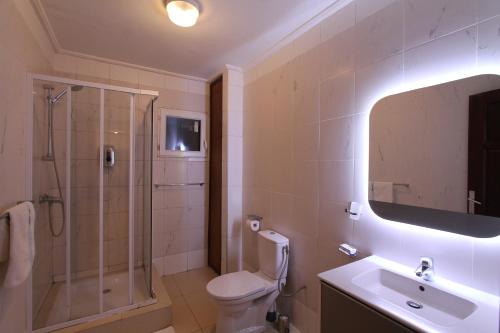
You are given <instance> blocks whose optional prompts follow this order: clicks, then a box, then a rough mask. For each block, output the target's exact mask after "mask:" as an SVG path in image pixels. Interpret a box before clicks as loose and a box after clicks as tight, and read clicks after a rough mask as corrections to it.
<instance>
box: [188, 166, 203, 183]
mask: <svg viewBox="0 0 500 333" xmlns="http://www.w3.org/2000/svg"><path fill="white" fill-rule="evenodd" d="M187 164H188V165H187V174H188V175H187V180H188V182H189V183H204V182H205V169H206V163H205V162H193V161H190V162H188V163H187Z"/></svg>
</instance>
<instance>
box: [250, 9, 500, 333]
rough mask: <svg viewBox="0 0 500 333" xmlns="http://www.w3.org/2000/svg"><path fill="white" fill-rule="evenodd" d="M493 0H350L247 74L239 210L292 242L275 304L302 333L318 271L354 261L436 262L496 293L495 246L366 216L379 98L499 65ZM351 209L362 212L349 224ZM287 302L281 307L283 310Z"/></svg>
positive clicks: (439, 269) (309, 322)
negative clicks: (350, 252) (347, 249)
mask: <svg viewBox="0 0 500 333" xmlns="http://www.w3.org/2000/svg"><path fill="white" fill-rule="evenodd" d="M498 14H500V2H498V1H496V0H482V1H476V0H456V1H455V0H454V1H445V0H438V1H421V0H377V1H371V0H356V1H352V2H350V3H349V4H348V5H347V6H346V7H344V8H343V9H342V10H340V11H339V12H338V13H337V14H334V15H332V16H331V17H329V18H327V19H325V20H324V21H323V22H321V23H320V24H319V25H317V26H315V27H313V28H312V29H310V30H309V31H307V32H306V33H305V34H303V35H302V36H300V37H298V38H297V39H295V40H293V41H292V42H291V43H290V44H289V45H287V46H285V47H284V48H283V49H282V50H281V51H279V52H278V53H276V54H274V55H272V56H270V57H269V58H268V59H266V60H265V61H264V62H262V63H260V64H258V65H257V66H255V67H254V68H251V69H249V70H247V71H246V72H245V81H246V84H245V90H244V93H245V96H244V112H243V113H244V193H243V195H244V214H245V215H246V214H250V213H253V214H258V215H262V216H263V217H264V226H265V227H267V228H273V229H276V230H277V231H278V232H281V233H283V234H284V235H285V236H287V237H289V238H290V241H291V262H290V266H289V276H288V281H289V286H288V288H289V289H288V290H293V289H295V288H298V287H300V286H301V285H304V284H305V285H307V291H306V292H305V293H300V294H299V295H297V296H296V297H294V299H293V300H292V301H291V302H285V304H282V306H284V307H285V308H288V309H287V311H288V312H289V313H290V314H291V315H292V322H293V323H294V324H295V326H297V327H298V328H299V329H301V330H302V331H303V332H314V331H317V330H318V329H319V328H318V325H317V323H318V322H319V320H318V319H319V318H318V316H319V314H318V311H319V282H318V279H317V277H316V274H317V273H318V272H320V271H324V270H327V269H331V268H334V267H338V266H340V265H342V264H345V263H347V262H349V259H347V258H346V257H345V256H343V255H341V254H340V253H339V252H338V250H337V247H338V244H339V243H340V242H349V243H352V244H353V245H354V246H356V247H357V248H358V249H359V250H360V251H361V256H367V255H370V254H376V255H380V256H382V257H386V258H388V259H392V260H395V261H398V262H401V263H403V264H405V265H409V266H411V267H413V266H415V267H416V265H417V264H418V261H419V257H420V256H423V255H427V256H432V257H434V259H435V262H436V273H437V274H438V275H440V276H443V277H446V278H450V279H452V280H455V281H457V282H460V283H464V284H467V285H470V286H472V287H475V288H478V289H481V290H484V291H487V292H491V293H495V294H498V293H499V290H500V265H499V263H498V257H499V255H500V240H499V239H498V237H497V238H493V239H486V240H484V239H474V238H469V237H464V236H459V235H454V234H449V233H445V232H439V231H434V230H429V229H424V228H418V227H413V226H408V225H403V224H398V223H393V222H389V221H383V220H382V219H380V218H378V217H377V216H375V215H374V214H373V213H372V212H371V211H370V209H369V208H368V202H367V196H368V194H367V188H368V186H367V184H368V123H369V122H368V120H369V112H370V109H371V106H372V105H373V104H374V103H375V102H376V101H377V100H378V99H380V98H381V97H383V96H385V95H387V94H389V93H392V92H394V91H400V90H404V89H407V88H409V87H415V86H418V85H421V84H430V83H433V82H442V81H445V80H450V79H453V78H457V77H460V76H463V75H467V74H472V73H476V72H479V71H481V70H483V69H485V68H492V67H493V66H497V69H496V71H497V72H499V70H498V66H499V65H500V58H499V57H498V54H499V51H500V37H499V36H498V30H499V28H500V17H499V16H497V15H498ZM348 201H358V202H361V203H362V204H363V205H364V206H365V209H364V213H363V215H362V217H361V219H360V220H359V221H357V222H355V223H353V222H352V221H351V220H349V219H348V218H347V217H346V215H345V213H344V212H343V210H344V208H345V207H346V204H347V202H348ZM243 241H244V244H243V248H244V250H243V252H244V253H243V259H244V261H245V262H246V263H248V264H249V265H250V266H254V267H255V265H256V263H257V254H256V250H255V249H256V237H255V235H254V234H251V233H247V232H244V237H243ZM287 303H288V304H287Z"/></svg>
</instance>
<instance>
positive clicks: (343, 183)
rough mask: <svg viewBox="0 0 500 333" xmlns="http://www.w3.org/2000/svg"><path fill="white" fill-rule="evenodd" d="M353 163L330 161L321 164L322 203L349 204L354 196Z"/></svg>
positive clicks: (320, 189)
mask: <svg viewBox="0 0 500 333" xmlns="http://www.w3.org/2000/svg"><path fill="white" fill-rule="evenodd" d="M353 176H354V163H353V161H352V160H351V161H333V162H332V161H329V162H320V163H319V184H320V185H319V198H320V203H323V202H336V203H341V204H347V202H349V201H351V200H352V195H353Z"/></svg>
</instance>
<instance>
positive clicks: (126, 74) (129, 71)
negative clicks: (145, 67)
mask: <svg viewBox="0 0 500 333" xmlns="http://www.w3.org/2000/svg"><path fill="white" fill-rule="evenodd" d="M109 72H110V74H109V76H110V79H111V80H113V81H122V82H129V83H132V84H138V83H139V72H138V71H137V70H136V69H133V68H129V67H125V66H120V65H113V64H111V65H110V66H109Z"/></svg>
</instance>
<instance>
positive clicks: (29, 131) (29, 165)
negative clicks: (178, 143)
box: [25, 73, 159, 333]
mask: <svg viewBox="0 0 500 333" xmlns="http://www.w3.org/2000/svg"><path fill="white" fill-rule="evenodd" d="M35 81H46V82H54V83H60V84H67V85H68V87H67V88H66V89H67V95H66V102H67V103H66V112H67V114H66V169H65V173H66V174H65V177H66V188H65V190H66V192H65V200H66V202H69V203H71V202H70V201H69V200H70V199H71V198H70V196H71V191H70V186H71V184H70V180H71V163H70V162H71V126H72V123H71V111H72V104H71V93H72V91H71V86H83V87H84V88H94V89H99V91H100V102H99V104H100V107H99V114H100V116H99V150H100V157H99V180H98V181H99V289H98V290H100V291H102V290H103V289H104V288H103V286H104V246H103V245H104V112H105V104H104V102H105V99H104V96H105V91H115V92H122V93H128V94H129V95H130V138H129V139H130V141H129V145H130V148H129V175H128V179H129V198H128V203H129V214H128V215H129V217H128V219H129V220H128V232H129V234H128V236H129V253H128V254H129V258H128V259H129V262H128V263H129V264H128V280H129V283H128V296H129V297H128V301H129V304H128V305H126V306H122V307H118V308H114V309H111V310H107V311H104V306H103V303H104V302H103V299H104V296H103V293H102V292H99V313H97V314H94V315H90V316H86V317H82V318H78V319H74V320H71V319H70V320H67V321H65V322H61V323H58V324H54V325H50V326H47V327H43V328H40V329H37V330H34V331H33V309H32V308H33V301H32V297H33V296H32V294H33V277H32V274H31V273H30V275H29V278H28V284H29V288H28V292H27V293H26V295H27V296H26V302H27V307H26V308H27V314H26V328H27V332H36V333H44V332H49V331H52V330H56V329H61V328H65V327H68V326H72V325H76V324H79V323H84V322H88V321H92V320H96V319H99V318H103V317H107V316H110V315H112V314H114V313H117V312H122V311H126V310H130V309H133V308H138V307H142V306H146V305H150V304H153V303H156V299H155V298H153V296H152V297H151V298H150V299H148V300H146V301H143V302H139V303H134V295H133V293H134V271H135V269H134V262H135V253H134V238H135V235H134V234H135V228H134V218H135V212H134V194H135V181H134V180H135V168H134V163H135V135H134V133H135V105H136V96H137V95H146V96H150V97H152V98H155V97H156V98H157V97H158V96H159V92H158V91H154V90H144V89H135V88H127V87H121V86H116V85H110V84H103V83H95V82H89V81H81V80H76V79H69V78H61V77H56V76H50V75H44V74H33V73H28V75H27V92H28V96H27V98H28V103H27V128H26V143H27V144H26V165H25V167H26V180H27V181H26V187H25V191H26V194H27V197H28V198H29V199H30V200H34V199H33V189H32V181H33V173H32V172H33V112H34V103H33V102H34V99H33V91H34V83H35ZM30 92H31V93H30ZM152 116H153V115H152ZM151 140H152V138H151ZM151 190H152V189H151ZM65 217H66V221H67V222H66V239H67V241H66V258H65V260H66V281H65V284H66V302H67V307H68V310H70V309H71V262H70V255H71V237H70V235H71V223H69V222H68V221H70V220H71V204H69V205H67V208H66V210H65ZM150 243H151V242H150ZM150 246H152V243H151V244H150ZM150 267H151V265H150ZM151 291H152V290H151Z"/></svg>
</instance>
